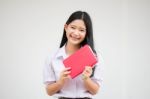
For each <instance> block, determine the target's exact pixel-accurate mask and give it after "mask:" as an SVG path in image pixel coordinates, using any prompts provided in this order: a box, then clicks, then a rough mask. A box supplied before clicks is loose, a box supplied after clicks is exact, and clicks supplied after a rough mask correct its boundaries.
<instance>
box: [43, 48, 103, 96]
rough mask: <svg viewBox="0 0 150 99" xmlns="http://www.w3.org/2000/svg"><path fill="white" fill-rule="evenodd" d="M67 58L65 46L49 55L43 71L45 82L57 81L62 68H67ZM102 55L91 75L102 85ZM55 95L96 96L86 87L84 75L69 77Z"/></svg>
mask: <svg viewBox="0 0 150 99" xmlns="http://www.w3.org/2000/svg"><path fill="white" fill-rule="evenodd" d="M65 58H67V55H66V52H65V46H63V47H62V48H60V49H58V50H57V51H56V52H54V53H53V54H51V55H49V56H48V58H47V59H46V62H45V66H44V71H43V80H44V84H46V85H48V84H51V83H54V82H56V81H57V80H58V79H59V77H60V73H61V72H62V70H63V69H64V68H65V66H64V65H63V63H62V61H63V60H64V59H65ZM100 59H101V57H100V58H99V57H98V63H96V65H95V66H96V67H95V71H94V76H92V77H91V79H92V80H93V81H94V82H95V83H97V84H99V85H101V83H102V72H103V69H102V64H101V62H102V61H101V60H100ZM53 96H54V97H70V98H83V97H89V98H93V97H94V96H93V95H91V94H90V93H89V92H88V91H87V90H86V88H85V87H84V83H83V80H82V75H81V74H80V75H78V76H77V77H75V78H74V79H71V78H70V79H69V80H67V82H66V83H65V85H64V86H63V88H62V89H61V90H60V91H59V92H58V93H55V94H54V95H53Z"/></svg>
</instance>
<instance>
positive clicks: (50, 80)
mask: <svg viewBox="0 0 150 99" xmlns="http://www.w3.org/2000/svg"><path fill="white" fill-rule="evenodd" d="M85 44H88V45H89V46H90V47H91V48H92V50H93V52H94V53H95V54H96V51H95V49H94V41H93V29H92V22H91V18H90V16H89V14H88V13H87V12H82V11H76V12H74V13H72V15H71V16H70V17H69V19H68V20H67V22H66V24H65V25H64V33H63V37H62V40H61V44H60V48H59V49H58V50H57V51H56V52H55V53H53V54H51V55H50V56H49V57H48V58H47V60H46V64H45V67H44V72H43V73H44V83H45V84H46V91H47V94H48V95H50V96H52V95H53V96H55V97H58V99H92V98H93V97H94V95H95V94H97V93H98V90H99V89H100V87H101V82H102V76H101V75H102V74H101V73H102V68H101V60H100V59H101V58H99V57H98V59H99V61H98V63H96V65H95V66H94V68H91V67H90V66H86V67H85V69H84V71H83V72H82V74H80V75H78V76H77V77H75V78H74V79H71V78H70V76H69V74H70V69H71V68H65V66H64V65H63V63H62V61H63V60H64V59H65V58H67V57H68V56H70V55H71V54H73V53H74V52H76V51H77V50H79V49H80V48H81V47H82V46H84V45H85ZM97 56H98V55H97Z"/></svg>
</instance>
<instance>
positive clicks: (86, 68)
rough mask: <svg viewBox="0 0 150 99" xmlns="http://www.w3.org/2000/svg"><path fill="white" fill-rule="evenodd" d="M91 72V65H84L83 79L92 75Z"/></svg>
mask: <svg viewBox="0 0 150 99" xmlns="http://www.w3.org/2000/svg"><path fill="white" fill-rule="evenodd" d="M92 72H93V70H92V67H90V66H86V67H85V69H84V71H83V73H82V76H83V79H87V78H89V77H90V76H91V75H92Z"/></svg>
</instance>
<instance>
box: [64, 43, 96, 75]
mask: <svg viewBox="0 0 150 99" xmlns="http://www.w3.org/2000/svg"><path fill="white" fill-rule="evenodd" d="M97 61H98V60H97V57H96V55H95V54H94V52H93V51H92V49H91V48H90V46H89V45H84V46H83V47H81V48H80V49H79V50H78V51H76V52H75V53H73V54H72V55H71V56H69V57H67V58H66V59H64V60H63V64H64V66H65V67H71V73H70V76H71V78H75V77H76V76H77V75H79V74H80V73H82V72H83V70H84V68H85V66H91V67H93V66H94V65H95V64H96V63H97Z"/></svg>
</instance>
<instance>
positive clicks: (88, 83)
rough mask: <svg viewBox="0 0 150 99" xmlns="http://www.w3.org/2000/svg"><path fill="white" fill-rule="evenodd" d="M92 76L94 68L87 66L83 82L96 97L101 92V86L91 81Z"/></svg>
mask: <svg viewBox="0 0 150 99" xmlns="http://www.w3.org/2000/svg"><path fill="white" fill-rule="evenodd" d="M91 74H92V68H91V67H89V66H86V68H85V70H84V71H83V74H82V75H83V81H84V84H85V88H86V89H87V90H88V91H89V92H90V93H91V94H92V95H95V94H96V93H97V92H98V90H99V87H100V86H99V85H98V84H97V83H95V82H94V81H92V80H91V78H90V75H91Z"/></svg>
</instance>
